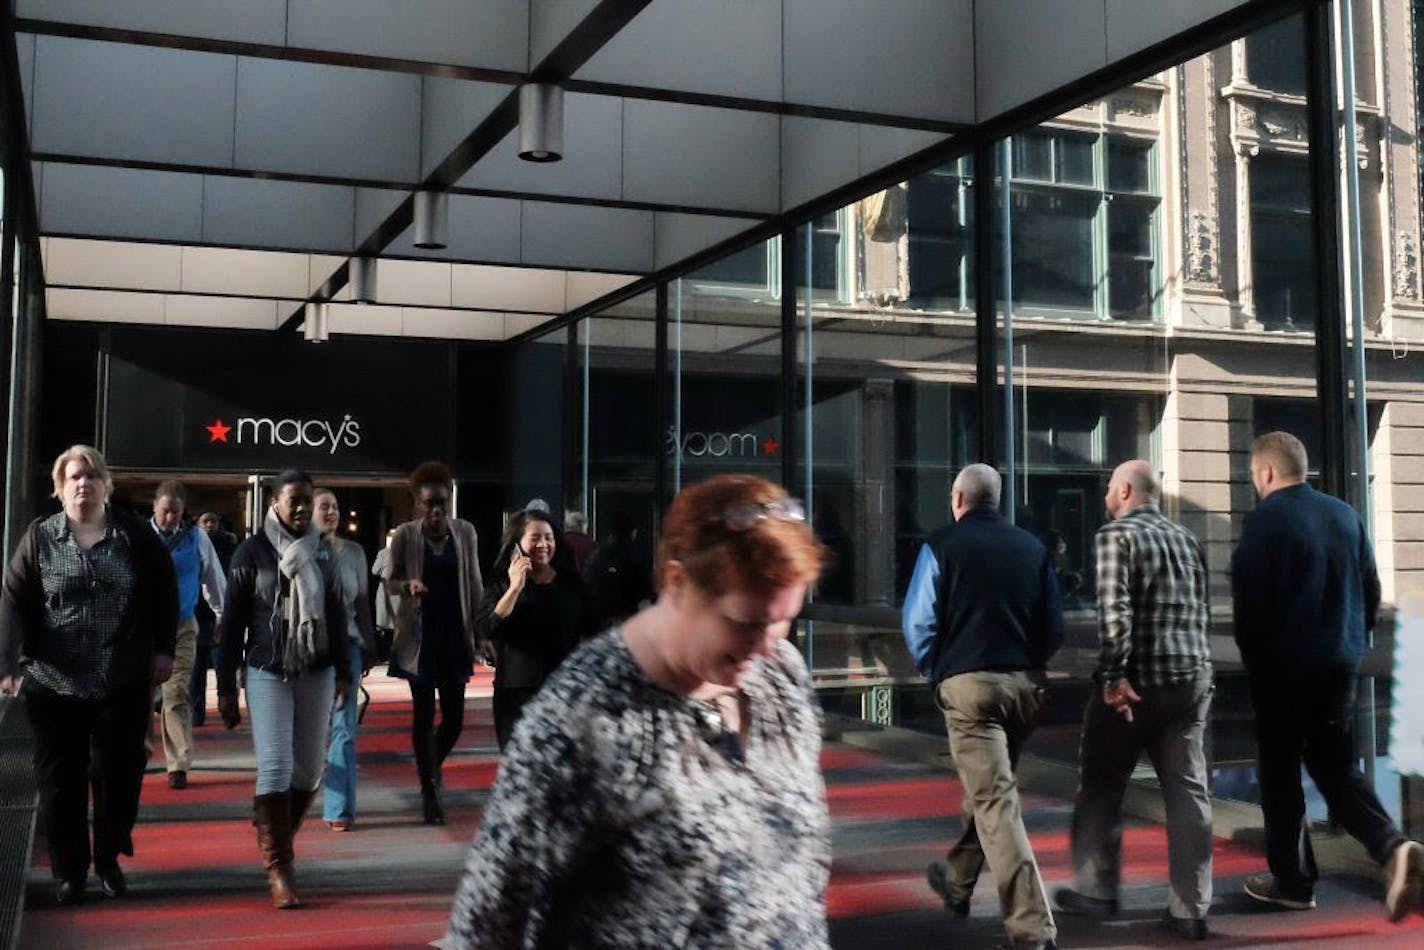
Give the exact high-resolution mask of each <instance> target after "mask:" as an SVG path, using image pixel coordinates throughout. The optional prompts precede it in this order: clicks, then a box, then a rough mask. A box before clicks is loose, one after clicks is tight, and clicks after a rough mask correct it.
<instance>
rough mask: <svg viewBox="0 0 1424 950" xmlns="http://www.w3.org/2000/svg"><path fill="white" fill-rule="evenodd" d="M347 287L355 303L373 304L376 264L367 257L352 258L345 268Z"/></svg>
mask: <svg viewBox="0 0 1424 950" xmlns="http://www.w3.org/2000/svg"><path fill="white" fill-rule="evenodd" d="M347 276H348V278H349V279H348V280H347V282H346V283H347V286H349V287H350V288H351V299H352V300H354V301H355V302H356V303H373V302H375V299H376V262H375V261H373V260H372V259H371V258H369V257H353V258H351V265H350V267H348V268H347Z"/></svg>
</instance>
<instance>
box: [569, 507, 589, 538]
mask: <svg viewBox="0 0 1424 950" xmlns="http://www.w3.org/2000/svg"><path fill="white" fill-rule="evenodd" d="M564 530H565V531H572V532H574V533H575V534H588V516H587V515H585V514H584V513H583V512H582V511H566V512H564Z"/></svg>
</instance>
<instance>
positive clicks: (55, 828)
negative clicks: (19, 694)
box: [24, 678, 153, 881]
mask: <svg viewBox="0 0 1424 950" xmlns="http://www.w3.org/2000/svg"><path fill="white" fill-rule="evenodd" d="M24 696H25V708H26V710H27V711H28V713H29V718H30V728H31V730H32V731H33V733H34V737H35V758H34V761H35V781H36V784H37V785H38V786H39V793H40V813H39V826H40V830H41V831H42V832H43V833H44V836H45V840H46V841H47V842H48V844H49V862H50V868H51V871H52V873H53V874H54V876H55V878H56V879H57V880H63V881H83V880H84V879H85V877H87V876H88V874H89V859H90V855H91V852H90V848H89V795H90V791H91V790H92V792H93V796H94V848H93V852H92V855H93V859H94V866H95V867H96V868H103V867H108V866H112V865H113V864H114V862H115V861H116V860H117V858H118V856H119V855H120V854H127V855H132V854H133V837H132V835H133V826H134V821H135V820H136V819H137V818H138V799H139V791H140V789H142V787H143V770H144V767H145V765H146V764H147V755H146V753H145V752H144V747H143V740H144V735H145V734H146V733H147V731H148V723H149V715H150V713H151V710H152V703H153V697H152V690H151V687H150V686H149V683H148V681H147V680H140V681H139V682H137V683H133V684H131V685H129V686H125V687H123V688H121V689H119V690H117V691H115V692H114V693H113V694H111V695H110V696H108V697H107V698H105V699H100V700H87V699H74V698H71V697H67V696H61V695H59V694H58V693H55V692H54V691H53V690H50V689H48V688H47V687H44V686H41V685H40V684H38V683H36V682H34V681H33V680H32V679H29V678H26V680H25V687H24Z"/></svg>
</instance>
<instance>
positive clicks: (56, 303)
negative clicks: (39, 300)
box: [45, 287, 163, 324]
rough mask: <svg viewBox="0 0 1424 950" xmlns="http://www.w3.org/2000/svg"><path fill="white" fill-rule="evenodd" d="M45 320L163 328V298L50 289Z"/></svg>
mask: <svg viewBox="0 0 1424 950" xmlns="http://www.w3.org/2000/svg"><path fill="white" fill-rule="evenodd" d="M45 316H46V317H47V318H48V319H50V320H88V321H93V322H98V323H159V324H161V323H162V322H163V294H143V293H130V292H125V291H117V290H68V289H66V288H63V287H50V288H49V289H48V290H46V291H45Z"/></svg>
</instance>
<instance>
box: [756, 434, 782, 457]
mask: <svg viewBox="0 0 1424 950" xmlns="http://www.w3.org/2000/svg"><path fill="white" fill-rule="evenodd" d="M780 448H781V443H780V442H778V441H776V440H775V439H774V438H772V437H771V436H767V437H766V438H765V439H762V440H761V451H762V454H763V455H775V454H776V453H777V450H778V449H780Z"/></svg>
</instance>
